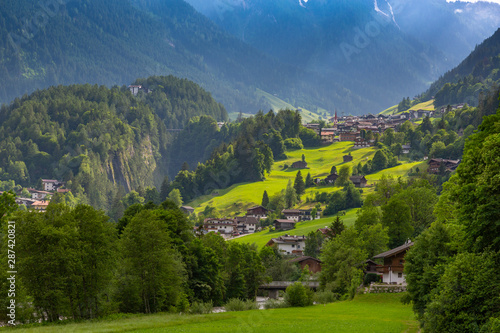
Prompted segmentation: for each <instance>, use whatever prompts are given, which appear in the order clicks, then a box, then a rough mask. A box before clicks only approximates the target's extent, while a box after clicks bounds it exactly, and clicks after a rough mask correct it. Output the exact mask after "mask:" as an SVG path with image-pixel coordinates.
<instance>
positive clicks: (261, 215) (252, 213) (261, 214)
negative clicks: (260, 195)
mask: <svg viewBox="0 0 500 333" xmlns="http://www.w3.org/2000/svg"><path fill="white" fill-rule="evenodd" d="M268 212H269V210H268V209H266V208H265V207H262V206H255V207H252V208H248V209H247V213H246V216H249V217H255V218H256V219H258V220H261V219H266V218H267V213H268Z"/></svg>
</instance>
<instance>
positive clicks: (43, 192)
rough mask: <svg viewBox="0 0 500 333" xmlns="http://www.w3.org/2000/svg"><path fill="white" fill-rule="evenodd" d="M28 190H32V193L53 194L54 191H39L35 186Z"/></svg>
mask: <svg viewBox="0 0 500 333" xmlns="http://www.w3.org/2000/svg"><path fill="white" fill-rule="evenodd" d="M27 190H28V192H30V193H31V192H34V193H42V194H52V193H50V192H47V191H39V190H35V189H34V188H28V189H27Z"/></svg>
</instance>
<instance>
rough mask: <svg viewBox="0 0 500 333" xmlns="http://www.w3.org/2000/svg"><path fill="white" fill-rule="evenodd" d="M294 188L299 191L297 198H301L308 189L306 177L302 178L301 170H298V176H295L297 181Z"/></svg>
mask: <svg viewBox="0 0 500 333" xmlns="http://www.w3.org/2000/svg"><path fill="white" fill-rule="evenodd" d="M293 188H294V189H295V192H296V193H297V198H298V199H299V200H300V197H301V196H302V195H303V194H304V193H305V191H306V185H305V183H304V179H303V178H302V173H301V172H300V170H299V171H298V172H297V176H295V182H294V185H293Z"/></svg>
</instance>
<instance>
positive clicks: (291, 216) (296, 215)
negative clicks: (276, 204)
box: [281, 209, 301, 222]
mask: <svg viewBox="0 0 500 333" xmlns="http://www.w3.org/2000/svg"><path fill="white" fill-rule="evenodd" d="M281 213H282V214H283V215H284V216H285V218H286V219H287V220H291V221H297V222H298V221H300V215H301V214H300V209H283V210H282V211H281Z"/></svg>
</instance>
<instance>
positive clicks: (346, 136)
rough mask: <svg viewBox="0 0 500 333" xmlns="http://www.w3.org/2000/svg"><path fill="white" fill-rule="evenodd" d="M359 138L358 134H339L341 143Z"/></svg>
mask: <svg viewBox="0 0 500 333" xmlns="http://www.w3.org/2000/svg"><path fill="white" fill-rule="evenodd" d="M358 136H359V133H358V132H346V133H340V134H339V140H340V141H354V140H356V138H357V137H358Z"/></svg>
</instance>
